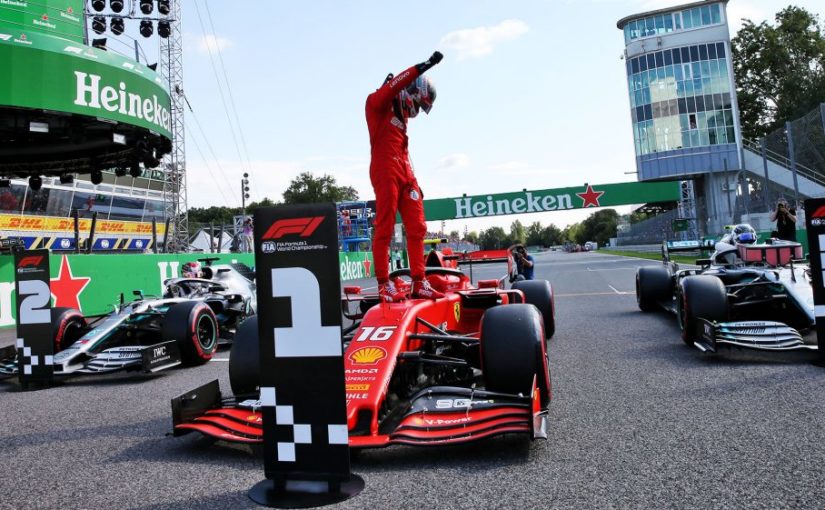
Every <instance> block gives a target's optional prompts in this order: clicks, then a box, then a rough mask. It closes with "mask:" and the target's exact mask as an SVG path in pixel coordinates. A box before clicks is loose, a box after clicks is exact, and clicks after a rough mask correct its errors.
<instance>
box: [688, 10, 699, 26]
mask: <svg viewBox="0 0 825 510" xmlns="http://www.w3.org/2000/svg"><path fill="white" fill-rule="evenodd" d="M690 17H691V20H692V23H693V27H694V28H699V27H701V26H702V12H701V11H700V10H699V8H698V7H694V8H693V9H691V10H690Z"/></svg>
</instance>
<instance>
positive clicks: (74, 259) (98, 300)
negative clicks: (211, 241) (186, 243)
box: [0, 252, 373, 327]
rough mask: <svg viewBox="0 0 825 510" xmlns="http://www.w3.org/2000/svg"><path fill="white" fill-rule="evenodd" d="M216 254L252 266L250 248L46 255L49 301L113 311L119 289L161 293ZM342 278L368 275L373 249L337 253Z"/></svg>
mask: <svg viewBox="0 0 825 510" xmlns="http://www.w3.org/2000/svg"><path fill="white" fill-rule="evenodd" d="M205 257H217V258H218V259H219V260H218V261H216V262H215V263H216V264H228V263H231V262H241V263H243V264H246V265H248V266H250V267H254V266H255V257H254V255H253V254H252V253H229V254H220V253H214V254H213V253H204V254H159V255H153V254H135V255H60V254H57V255H51V256H50V257H49V266H50V271H51V280H52V281H51V291H52V306H54V307H58V306H61V307H62V306H67V307H72V308H77V309H79V310H80V311H82V312H83V313H84V314H85V315H95V314H101V313H107V312H110V311H112V306H113V305H114V304H116V303H118V302H119V300H120V294H121V293H123V294H124V297H125V299H126V300H127V301H129V300H131V299H133V295H132V291H134V290H141V291H143V293H144V294H145V295H147V296H158V295H160V294H161V293H162V290H161V289H162V284H163V281H164V280H165V279H167V278H175V277H179V276H180V268H181V266H183V264H185V263H187V262H192V261H194V260H197V259H198V258H205ZM339 261H340V269H341V280H342V281H346V280H354V279H357V278H370V277H372V276H373V274H372V253H366V252H351V253H343V252H342V253H339ZM15 299H16V295H15V291H14V257H13V256H11V255H2V256H0V327H8V326H14V324H15V309H16V306H15Z"/></svg>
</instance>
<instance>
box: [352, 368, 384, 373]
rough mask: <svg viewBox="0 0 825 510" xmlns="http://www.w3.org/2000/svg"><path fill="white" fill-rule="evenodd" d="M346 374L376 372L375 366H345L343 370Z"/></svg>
mask: <svg viewBox="0 0 825 510" xmlns="http://www.w3.org/2000/svg"><path fill="white" fill-rule="evenodd" d="M344 372H346V373H347V374H377V373H378V369H377V368H347V369H346V370H344Z"/></svg>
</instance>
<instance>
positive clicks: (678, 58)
mask: <svg viewBox="0 0 825 510" xmlns="http://www.w3.org/2000/svg"><path fill="white" fill-rule="evenodd" d="M671 53H672V54H673V63H674V64H681V63H682V52H681V50H679V48H676V49H674V50H673V51H672V52H671Z"/></svg>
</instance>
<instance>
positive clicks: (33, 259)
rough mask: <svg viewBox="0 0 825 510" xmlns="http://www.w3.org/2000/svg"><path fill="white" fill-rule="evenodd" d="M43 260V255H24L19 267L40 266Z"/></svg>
mask: <svg viewBox="0 0 825 510" xmlns="http://www.w3.org/2000/svg"><path fill="white" fill-rule="evenodd" d="M41 262H43V256H42V255H41V256H30V257H23V258H22V259H20V263H19V264H17V269H23V268H24V267H29V266H35V267H37V266H39V265H40V263H41Z"/></svg>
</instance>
